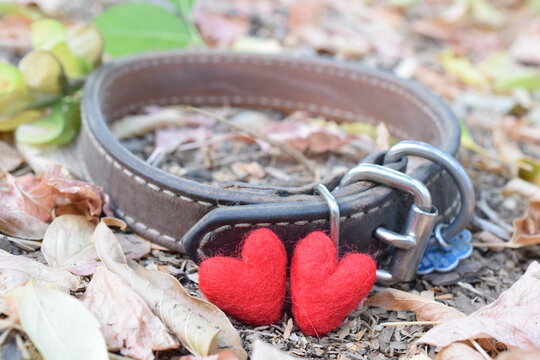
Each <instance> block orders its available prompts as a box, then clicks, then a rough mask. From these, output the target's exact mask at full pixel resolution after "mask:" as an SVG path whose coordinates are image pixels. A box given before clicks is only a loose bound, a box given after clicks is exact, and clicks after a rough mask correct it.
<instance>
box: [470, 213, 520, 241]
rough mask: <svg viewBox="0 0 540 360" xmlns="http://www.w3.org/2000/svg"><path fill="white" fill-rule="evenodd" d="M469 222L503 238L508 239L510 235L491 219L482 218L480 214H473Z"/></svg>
mask: <svg viewBox="0 0 540 360" xmlns="http://www.w3.org/2000/svg"><path fill="white" fill-rule="evenodd" d="M471 224H472V225H473V226H475V227H477V228H479V229H481V230H485V231H489V232H490V233H492V234H494V235H496V236H498V237H500V238H501V239H503V240H506V241H508V240H510V235H509V234H508V232H506V230H505V229H503V228H502V227H500V226H498V225H495V224H494V223H492V222H491V221H488V220H486V219H482V218H481V217H480V216H478V215H476V214H474V215H473V217H472V219H471Z"/></svg>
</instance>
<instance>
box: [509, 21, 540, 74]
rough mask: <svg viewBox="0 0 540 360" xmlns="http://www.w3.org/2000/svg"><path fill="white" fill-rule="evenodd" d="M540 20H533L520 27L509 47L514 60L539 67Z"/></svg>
mask: <svg viewBox="0 0 540 360" xmlns="http://www.w3.org/2000/svg"><path fill="white" fill-rule="evenodd" d="M538 44H540V20H539V19H533V20H532V21H531V22H530V23H528V24H526V25H525V26H523V27H522V29H521V31H520V32H519V33H518V35H517V36H516V41H515V42H514V44H513V45H512V47H511V50H510V51H511V53H512V55H513V56H514V57H515V59H516V60H517V61H519V62H521V63H523V64H527V65H540V46H538Z"/></svg>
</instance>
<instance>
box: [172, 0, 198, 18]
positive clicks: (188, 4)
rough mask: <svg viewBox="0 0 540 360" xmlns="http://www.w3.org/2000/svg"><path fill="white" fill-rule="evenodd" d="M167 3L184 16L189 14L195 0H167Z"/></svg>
mask: <svg viewBox="0 0 540 360" xmlns="http://www.w3.org/2000/svg"><path fill="white" fill-rule="evenodd" d="M169 2H170V3H171V4H172V5H173V6H174V7H175V8H176V9H177V10H178V11H180V12H182V13H184V14H185V15H186V16H187V15H189V14H191V12H192V11H193V6H195V0H169Z"/></svg>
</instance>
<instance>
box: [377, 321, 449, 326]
mask: <svg viewBox="0 0 540 360" xmlns="http://www.w3.org/2000/svg"><path fill="white" fill-rule="evenodd" d="M441 322H442V321H391V322H385V323H382V324H381V326H411V325H439V324H440V323H441Z"/></svg>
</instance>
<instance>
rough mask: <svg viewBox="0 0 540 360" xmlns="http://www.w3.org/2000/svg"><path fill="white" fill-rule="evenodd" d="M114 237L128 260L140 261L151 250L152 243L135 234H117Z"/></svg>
mask: <svg viewBox="0 0 540 360" xmlns="http://www.w3.org/2000/svg"><path fill="white" fill-rule="evenodd" d="M115 235H116V238H117V239H118V242H119V243H120V246H121V247H122V250H123V251H124V255H126V257H127V258H128V259H132V260H137V259H140V258H142V257H144V256H146V255H148V254H149V253H150V251H151V250H152V243H151V242H149V241H148V240H146V239H143V238H142V237H140V236H139V235H137V234H124V233H117V234H115Z"/></svg>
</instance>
